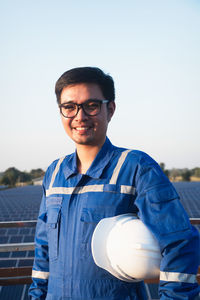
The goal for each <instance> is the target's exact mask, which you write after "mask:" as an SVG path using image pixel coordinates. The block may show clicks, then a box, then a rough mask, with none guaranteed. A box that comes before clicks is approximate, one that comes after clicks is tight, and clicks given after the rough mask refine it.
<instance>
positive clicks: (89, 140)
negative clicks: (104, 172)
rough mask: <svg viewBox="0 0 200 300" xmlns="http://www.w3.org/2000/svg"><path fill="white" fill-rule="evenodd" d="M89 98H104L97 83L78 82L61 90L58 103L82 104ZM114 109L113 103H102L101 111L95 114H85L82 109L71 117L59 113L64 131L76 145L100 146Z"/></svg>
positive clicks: (103, 140)
mask: <svg viewBox="0 0 200 300" xmlns="http://www.w3.org/2000/svg"><path fill="white" fill-rule="evenodd" d="M89 99H98V100H105V98H104V96H103V94H102V91H101V89H100V87H99V86H98V85H97V84H92V83H90V84H88V83H80V84H75V85H69V86H67V87H65V88H64V89H63V90H62V93H61V100H60V103H61V104H63V103H67V102H74V103H77V104H82V103H84V102H86V101H87V100H89ZM114 111H115V103H114V102H113V101H111V102H110V103H109V104H108V107H107V104H106V103H103V104H102V106H101V111H100V113H99V114H98V115H96V116H87V115H86V114H85V113H84V111H83V109H82V108H81V109H79V112H78V114H77V115H76V116H75V117H73V118H65V117H63V116H62V115H61V118H62V123H63V126H64V129H65V131H66V133H67V134H68V135H69V137H70V138H71V139H72V140H73V141H74V142H75V144H76V145H77V146H78V145H90V146H98V147H101V146H102V145H103V143H104V142H105V138H106V131H107V127H108V123H109V121H110V120H111V117H112V115H113V113H114Z"/></svg>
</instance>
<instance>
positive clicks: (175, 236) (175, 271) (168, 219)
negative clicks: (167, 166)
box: [135, 157, 200, 300]
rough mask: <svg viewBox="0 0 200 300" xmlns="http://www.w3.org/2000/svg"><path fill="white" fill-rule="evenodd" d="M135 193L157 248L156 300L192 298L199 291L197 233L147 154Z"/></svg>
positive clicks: (140, 169)
mask: <svg viewBox="0 0 200 300" xmlns="http://www.w3.org/2000/svg"><path fill="white" fill-rule="evenodd" d="M136 192H137V196H136V201H135V204H136V206H137V207H138V210H139V213H138V216H139V218H140V219H141V220H142V221H143V222H144V223H145V224H146V226H148V228H149V229H150V230H151V231H152V233H153V234H154V236H155V237H156V239H157V240H158V242H159V245H160V249H161V254H162V260H161V265H160V284H159V296H160V299H162V300H167V299H184V300H186V299H188V300H189V299H194V298H195V296H197V295H198V294H199V291H200V288H199V286H198V283H197V280H196V274H197V271H198V265H199V250H200V243H199V233H198V231H197V230H196V228H194V227H193V226H191V224H190V221H189V218H188V216H187V214H186V212H185V210H184V208H183V207H182V205H181V203H180V201H179V197H178V194H177V192H176V190H175V189H174V187H173V185H172V184H171V183H170V181H169V180H168V178H167V177H166V176H165V175H164V173H163V172H162V170H161V169H160V167H159V165H158V164H157V163H156V162H155V161H154V160H152V159H151V158H150V157H148V158H145V159H144V158H143V159H142V160H141V161H140V164H139V165H138V172H137V176H136Z"/></svg>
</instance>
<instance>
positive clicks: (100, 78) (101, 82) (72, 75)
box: [55, 67, 115, 104]
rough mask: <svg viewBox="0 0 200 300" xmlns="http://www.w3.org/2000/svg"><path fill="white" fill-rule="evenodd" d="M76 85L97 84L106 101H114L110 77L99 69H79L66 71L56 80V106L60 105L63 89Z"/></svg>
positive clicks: (112, 84)
mask: <svg viewBox="0 0 200 300" xmlns="http://www.w3.org/2000/svg"><path fill="white" fill-rule="evenodd" d="M78 83H94V84H97V85H98V86H99V87H100V89H101V91H102V94H103V96H104V97H105V99H106V100H109V101H114V100H115V87H114V81H113V78H112V77H111V76H110V75H108V74H105V73H104V72H103V71H102V70H101V69H99V68H96V67H80V68H74V69H71V70H68V71H66V72H65V73H63V74H62V75H61V77H60V78H59V79H58V80H57V82H56V85H55V93H56V98H57V102H58V104H60V95H61V93H62V90H63V88H65V87H67V86H68V85H72V84H78Z"/></svg>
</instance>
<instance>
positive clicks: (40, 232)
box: [29, 185, 49, 300]
mask: <svg viewBox="0 0 200 300" xmlns="http://www.w3.org/2000/svg"><path fill="white" fill-rule="evenodd" d="M43 190H44V192H43V197H42V202H41V205H40V211H39V216H38V221H37V226H36V234H35V258H34V263H33V269H32V284H31V286H30V289H29V296H30V299H32V300H35V299H46V294H47V287H48V277H49V256H48V240H47V228H46V219H47V217H46V203H45V202H46V201H45V200H46V199H45V198H46V197H45V189H44V185H43Z"/></svg>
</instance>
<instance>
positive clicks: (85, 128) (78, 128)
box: [76, 127, 89, 130]
mask: <svg viewBox="0 0 200 300" xmlns="http://www.w3.org/2000/svg"><path fill="white" fill-rule="evenodd" d="M88 128H89V127H76V130H87V129H88Z"/></svg>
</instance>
